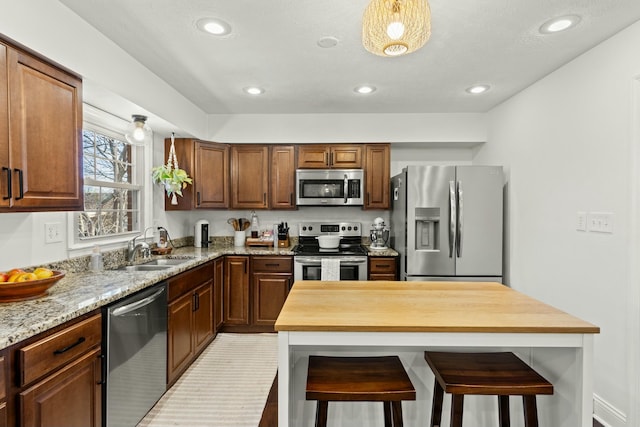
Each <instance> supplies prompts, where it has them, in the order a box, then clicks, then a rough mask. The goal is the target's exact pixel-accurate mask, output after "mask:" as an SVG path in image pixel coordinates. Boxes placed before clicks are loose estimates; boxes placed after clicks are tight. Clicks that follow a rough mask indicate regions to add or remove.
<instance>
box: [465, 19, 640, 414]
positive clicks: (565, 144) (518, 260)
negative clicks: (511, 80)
mask: <svg viewBox="0 0 640 427" xmlns="http://www.w3.org/2000/svg"><path fill="white" fill-rule="evenodd" d="M638 45H640V24H635V25H634V26H632V27H630V28H628V29H627V30H626V31H624V32H622V33H620V34H619V35H617V36H615V37H613V38H612V39H610V40H608V41H606V42H605V43H603V44H601V45H600V46H597V47H596V48H594V49H592V50H591V51H589V52H587V53H586V54H584V55H582V56H581V57H579V58H577V59H576V60H574V61H573V62H572V63H570V64H568V65H567V66H565V67H562V68H561V69H559V70H557V71H556V72H554V73H552V74H551V75H549V76H547V77H546V78H545V79H543V80H541V81H539V82H538V83H536V84H534V85H532V86H531V87H529V88H528V89H526V90H524V91H523V92H521V93H520V94H518V95H516V96H514V97H513V98H511V99H510V100H508V101H507V102H505V103H503V104H502V105H500V106H498V107H496V108H494V109H493V110H492V111H491V112H490V113H489V115H488V118H489V135H488V142H487V144H485V145H484V146H483V147H481V148H479V150H478V153H477V156H476V158H475V159H474V161H475V163H494V164H503V165H504V166H505V167H506V170H507V175H508V179H507V181H508V184H507V189H508V192H507V193H508V200H507V203H508V205H507V217H508V224H509V227H508V230H507V252H508V254H507V255H508V259H509V260H508V269H509V271H508V275H507V280H508V283H509V284H510V285H511V286H512V287H513V288H515V289H517V290H519V291H522V292H524V293H526V294H529V295H531V296H533V297H535V298H538V299H540V300H543V301H545V302H547V303H549V304H551V305H554V306H556V307H558V308H560V309H562V310H565V311H567V312H569V313H572V314H574V315H577V316H579V317H581V318H583V319H585V320H587V321H590V322H592V323H594V324H596V325H598V326H600V328H601V333H600V335H598V336H597V337H596V339H595V394H596V405H595V409H596V414H597V415H598V416H600V417H601V418H602V419H603V420H604V421H606V422H607V423H609V424H610V425H611V426H623V425H626V426H637V425H639V424H638V423H640V420H638V419H635V421H634V420H633V418H632V415H633V414H630V411H631V409H632V408H633V407H634V406H635V404H632V403H631V402H630V398H629V391H630V390H631V389H632V388H633V387H634V386H633V383H637V378H634V377H632V376H630V375H629V367H630V365H631V366H637V363H638V362H637V361H632V362H631V363H630V361H629V360H628V355H629V354H630V351H631V349H630V346H629V344H628V341H627V339H628V337H629V336H628V334H627V328H628V327H629V325H628V324H627V321H628V319H629V315H630V313H629V312H628V307H629V306H628V300H629V298H630V297H632V295H631V294H630V293H629V285H632V286H633V287H637V286H638V284H637V283H633V284H630V283H629V277H630V276H629V274H630V270H631V266H630V259H629V256H628V254H629V250H630V241H629V237H628V236H629V232H630V227H631V209H632V205H631V197H630V195H631V191H632V189H635V190H638V184H637V183H632V182H631V178H632V177H633V176H634V174H633V173H632V169H631V165H632V163H631V161H630V155H631V153H632V150H631V147H632V144H638V142H637V141H632V140H631V130H632V125H633V121H634V120H635V121H638V120H640V118H638V117H635V118H632V117H631V114H632V102H631V101H632V95H633V91H632V89H633V82H634V79H635V78H636V77H637V76H638V75H640V55H638V54H637V46H638ZM578 211H587V212H594V211H595V212H612V213H614V232H613V234H602V233H595V232H583V231H577V230H576V213H577V212H578ZM636 214H637V212H636ZM633 261H634V262H637V260H633ZM631 327H632V328H633V329H632V331H635V333H636V334H637V332H638V325H631ZM636 340H637V338H636ZM632 343H633V341H632ZM636 398H637V397H636ZM627 418H628V420H627Z"/></svg>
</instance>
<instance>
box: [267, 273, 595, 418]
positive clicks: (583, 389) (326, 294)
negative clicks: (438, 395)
mask: <svg viewBox="0 0 640 427" xmlns="http://www.w3.org/2000/svg"><path fill="white" fill-rule="evenodd" d="M275 329H276V331H278V334H279V336H278V346H279V349H278V350H279V356H278V357H279V360H278V424H279V426H280V427H288V426H296V427H298V426H305V427H306V426H311V425H313V414H314V413H315V402H306V401H305V380H306V368H307V360H308V355H309V354H340V355H354V356H356V355H362V354H369V355H377V354H398V355H399V356H400V357H401V360H402V361H403V364H404V365H405V368H406V369H407V372H408V373H409V376H410V378H411V380H412V382H413V383H414V386H415V388H416V395H417V400H416V401H415V402H403V411H404V412H405V426H408V427H411V426H423V425H426V424H427V422H428V419H429V418H428V417H429V414H430V411H431V388H432V386H433V375H432V374H431V372H430V370H429V368H428V367H427V366H426V362H425V361H424V359H423V357H422V353H423V352H424V351H425V350H427V349H430V350H434V349H439V350H454V351H475V350H482V351H492V350H496V351H498V350H505V349H508V350H511V351H513V352H515V353H516V354H518V355H519V356H520V357H521V358H523V360H524V361H525V362H527V363H528V364H529V365H531V366H532V367H533V368H534V369H536V370H537V371H538V372H539V373H540V374H542V375H543V376H544V377H545V378H547V380H549V381H550V382H551V383H553V385H554V395H553V396H540V397H539V398H538V413H539V416H540V425H549V426H554V427H577V426H582V427H590V426H591V424H592V420H591V417H592V406H593V403H592V400H593V391H592V388H593V374H592V369H593V335H594V334H596V333H599V328H598V327H597V326H594V325H592V324H590V323H588V322H585V321H583V320H581V319H578V318H576V317H574V316H571V315H569V314H567V313H565V312H562V311H560V310H558V309H556V308H554V307H551V306H549V305H546V304H544V303H542V302H540V301H537V300H535V299H533V298H530V297H528V296H526V295H524V294H522V293H519V292H517V291H514V290H512V289H510V288H508V287H506V286H504V285H501V284H499V283H478V282H384V281H379V282H363V281H359V282H355V281H354V282H345V281H341V282H320V281H304V282H296V283H294V286H293V288H292V290H291V291H290V293H289V296H288V298H287V301H286V302H285V305H284V307H283V308H282V311H281V312H280V316H279V317H278V320H277V322H276V324H275ZM445 402H447V400H445ZM496 402H497V401H496V400H492V399H490V398H488V397H484V396H483V397H470V398H468V399H466V401H465V405H466V406H465V408H466V409H465V420H466V422H465V425H474V426H477V427H482V426H485V425H486V426H489V425H497V424H496V421H497V407H496V404H497V403H496ZM357 405H360V406H357ZM445 406H446V405H445ZM512 406H513V408H512V411H513V414H514V416H513V419H514V425H520V423H521V422H522V421H521V420H522V417H521V416H520V415H519V413H521V408H522V406H521V404H520V402H519V401H516V400H513V399H512ZM447 409H448V408H446V407H445V411H447ZM377 411H379V412H377ZM445 413H446V412H445ZM381 414H382V410H381V409H380V408H378V407H377V406H376V405H375V404H373V403H371V404H369V403H364V404H353V403H351V404H343V403H338V404H336V403H334V404H330V405H329V423H330V424H331V425H332V426H348V425H371V426H377V425H380V426H381V425H382V417H381V416H380V415H381ZM354 423H355V424H354ZM443 425H448V416H445V417H444V419H443Z"/></svg>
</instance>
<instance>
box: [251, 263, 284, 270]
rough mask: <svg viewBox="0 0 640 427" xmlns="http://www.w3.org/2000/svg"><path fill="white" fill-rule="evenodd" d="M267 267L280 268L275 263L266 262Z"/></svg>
mask: <svg viewBox="0 0 640 427" xmlns="http://www.w3.org/2000/svg"><path fill="white" fill-rule="evenodd" d="M265 265H266V266H267V267H280V264H279V263H277V262H268V263H266V264H265ZM253 271H255V267H254V269H253Z"/></svg>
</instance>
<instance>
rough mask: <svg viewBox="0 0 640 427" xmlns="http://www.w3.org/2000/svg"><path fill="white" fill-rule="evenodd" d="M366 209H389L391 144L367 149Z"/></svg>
mask: <svg viewBox="0 0 640 427" xmlns="http://www.w3.org/2000/svg"><path fill="white" fill-rule="evenodd" d="M364 171H365V185H364V193H365V200H364V207H363V208H364V209H389V207H390V203H391V201H390V194H389V191H390V190H389V188H390V186H391V182H390V181H391V176H390V175H391V159H390V147H389V144H371V145H367V146H366V147H365V167H364Z"/></svg>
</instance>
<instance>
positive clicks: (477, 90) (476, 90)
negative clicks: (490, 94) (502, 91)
mask: <svg viewBox="0 0 640 427" xmlns="http://www.w3.org/2000/svg"><path fill="white" fill-rule="evenodd" d="M490 87H491V86H489V85H474V86H471V87H468V88H467V89H466V90H467V92H469V93H472V94H474V95H477V94H480V93H484V92H486V91H488V90H489V88H490Z"/></svg>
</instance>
